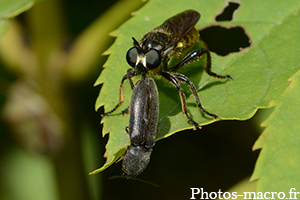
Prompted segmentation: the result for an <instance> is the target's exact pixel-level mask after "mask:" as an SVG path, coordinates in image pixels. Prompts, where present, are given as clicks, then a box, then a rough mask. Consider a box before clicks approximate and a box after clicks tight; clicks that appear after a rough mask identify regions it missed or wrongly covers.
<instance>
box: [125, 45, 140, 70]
mask: <svg viewBox="0 0 300 200" xmlns="http://www.w3.org/2000/svg"><path fill="white" fill-rule="evenodd" d="M137 56H138V50H137V48H136V47H132V48H131V49H129V50H128V51H127V54H126V60H127V63H128V64H129V65H130V66H131V67H135V64H136V60H137Z"/></svg>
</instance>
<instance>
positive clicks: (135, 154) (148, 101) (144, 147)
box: [122, 77, 159, 179]
mask: <svg viewBox="0 0 300 200" xmlns="http://www.w3.org/2000/svg"><path fill="white" fill-rule="evenodd" d="M158 116H159V101H158V91H157V87H156V84H155V82H154V80H153V78H146V77H142V79H141V80H140V81H138V82H137V83H136V85H135V87H134V89H133V92H132V95H131V101H130V106H129V127H128V128H126V131H127V133H128V134H129V138H130V141H131V144H130V146H129V147H127V150H126V152H125V156H124V158H123V163H122V170H123V172H124V173H123V177H125V178H128V179H131V178H134V177H136V176H137V175H139V174H140V173H141V172H142V171H143V170H144V169H145V168H146V166H147V165H148V163H149V161H150V155H151V153H152V148H153V146H154V145H155V138H156V130H157V124H158Z"/></svg>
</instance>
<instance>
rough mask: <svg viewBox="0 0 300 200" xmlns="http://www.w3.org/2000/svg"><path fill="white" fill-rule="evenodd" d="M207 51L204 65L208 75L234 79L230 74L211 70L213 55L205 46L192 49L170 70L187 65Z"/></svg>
mask: <svg viewBox="0 0 300 200" xmlns="http://www.w3.org/2000/svg"><path fill="white" fill-rule="evenodd" d="M205 53H206V65H205V66H204V70H205V72H206V73H207V74H208V75H210V76H212V77H214V78H219V79H225V78H227V79H229V80H233V78H232V77H231V76H230V75H225V76H221V75H218V74H216V73H214V72H212V71H211V56H210V53H209V51H208V50H207V49H204V48H203V49H196V50H194V51H192V52H191V53H189V54H188V55H187V56H186V57H185V58H184V59H183V60H182V61H181V62H179V63H178V64H177V65H175V66H174V67H171V68H170V69H169V70H168V71H171V72H173V71H176V70H178V69H180V68H182V67H184V66H185V65H187V64H189V63H190V62H193V61H196V60H198V59H199V58H200V57H201V56H202V55H203V54H205Z"/></svg>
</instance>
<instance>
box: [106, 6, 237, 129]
mask: <svg viewBox="0 0 300 200" xmlns="http://www.w3.org/2000/svg"><path fill="white" fill-rule="evenodd" d="M199 19H200V14H199V13H198V12H196V11H194V10H186V11H184V12H182V13H179V14H177V15H175V16H173V17H171V18H169V19H167V20H166V21H165V22H164V23H163V24H162V25H160V26H158V27H157V28H155V29H153V30H152V31H150V32H148V33H146V34H145V35H144V36H143V37H142V39H141V40H140V41H139V42H138V41H137V40H136V39H135V38H132V39H133V45H134V46H133V47H132V48H130V49H129V50H128V52H127V55H126V60H127V63H128V64H129V65H130V66H131V67H132V68H130V69H129V70H128V71H127V74H126V75H125V76H124V77H123V79H122V81H121V85H120V97H119V103H118V104H117V105H116V106H115V107H114V108H113V109H112V110H111V111H109V112H106V113H105V114H104V115H103V116H104V117H105V116H107V115H108V114H110V113H112V112H114V111H115V110H116V109H117V108H118V107H119V106H120V105H121V104H122V103H123V85H124V81H125V80H126V79H128V81H129V83H130V85H131V88H132V89H133V88H134V84H133V82H132V77H134V76H138V75H142V77H147V76H154V75H160V76H162V77H164V78H165V79H166V80H167V81H168V82H170V83H171V84H173V85H174V86H175V87H176V88H177V89H178V91H179V95H180V99H181V105H182V111H183V113H184V114H185V116H186V117H187V118H188V120H189V121H190V122H191V123H192V124H193V125H194V126H195V128H201V127H200V125H199V124H198V123H197V122H195V121H194V120H193V119H192V118H191V116H190V114H189V113H188V112H187V107H186V98H185V95H184V93H183V90H182V88H181V86H180V84H179V83H180V82H185V83H187V84H188V85H189V86H190V88H191V90H192V92H193V95H194V97H195V100H196V102H197V106H198V108H199V109H200V110H201V111H202V112H203V113H205V114H206V115H208V116H210V117H213V118H214V119H216V118H218V116H217V115H215V114H212V113H210V112H208V111H206V110H205V109H204V108H203V107H202V105H201V103H200V99H199V96H198V94H197V91H196V88H195V86H194V84H193V83H192V82H191V81H190V80H189V79H188V78H187V77H186V76H184V75H182V74H178V73H175V72H176V71H177V70H179V69H181V68H183V67H185V66H187V65H188V64H189V63H191V62H194V61H197V60H198V59H200V58H201V56H202V55H203V54H206V65H205V67H204V69H205V72H206V73H207V74H208V75H210V76H212V77H214V78H219V79H230V80H232V78H231V76H230V75H225V76H221V75H218V74H216V73H214V72H212V71H211V56H210V53H209V51H208V50H207V49H206V48H200V47H199V44H200V35H199V33H198V31H197V30H196V28H194V26H195V25H196V23H197V22H198V20H199ZM179 57H180V58H182V59H181V61H180V62H178V63H175V64H174V63H173V64H171V63H172V62H170V60H171V59H172V58H179Z"/></svg>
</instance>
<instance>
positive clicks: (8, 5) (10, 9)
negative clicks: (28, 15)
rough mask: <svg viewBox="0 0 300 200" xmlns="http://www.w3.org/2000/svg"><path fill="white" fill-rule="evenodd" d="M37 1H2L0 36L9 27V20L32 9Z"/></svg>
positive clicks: (0, 8) (0, 5)
mask: <svg viewBox="0 0 300 200" xmlns="http://www.w3.org/2000/svg"><path fill="white" fill-rule="evenodd" d="M34 2H35V0H1V1H0V36H1V35H2V34H3V33H4V31H5V30H6V28H7V27H8V25H9V19H10V18H12V17H15V16H17V15H19V14H20V13H22V12H24V11H26V10H28V9H29V8H31V7H32V5H33V4H34Z"/></svg>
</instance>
